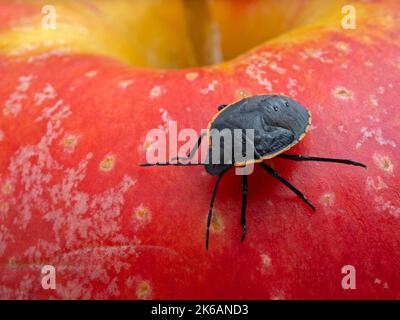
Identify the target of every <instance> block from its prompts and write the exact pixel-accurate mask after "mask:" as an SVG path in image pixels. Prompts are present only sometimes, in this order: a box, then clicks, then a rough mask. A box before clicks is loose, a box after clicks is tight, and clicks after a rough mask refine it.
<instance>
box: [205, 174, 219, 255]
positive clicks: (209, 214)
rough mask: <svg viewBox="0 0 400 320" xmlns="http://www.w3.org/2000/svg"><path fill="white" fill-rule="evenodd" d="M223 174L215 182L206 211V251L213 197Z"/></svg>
mask: <svg viewBox="0 0 400 320" xmlns="http://www.w3.org/2000/svg"><path fill="white" fill-rule="evenodd" d="M222 175H223V173H221V174H220V175H219V176H218V178H217V181H216V182H215V185H214V190H213V193H212V196H211V202H210V208H209V209H208V216H207V230H206V250H208V239H209V238H210V225H211V219H212V210H213V207H214V201H215V196H216V195H217V190H218V185H219V182H220V181H221V178H222Z"/></svg>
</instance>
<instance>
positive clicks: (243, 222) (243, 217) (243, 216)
mask: <svg viewBox="0 0 400 320" xmlns="http://www.w3.org/2000/svg"><path fill="white" fill-rule="evenodd" d="M247 190H248V176H247V175H243V176H242V214H241V217H240V224H241V225H242V239H241V241H244V238H245V237H246V208H247Z"/></svg>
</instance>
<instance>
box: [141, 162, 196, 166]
mask: <svg viewBox="0 0 400 320" xmlns="http://www.w3.org/2000/svg"><path fill="white" fill-rule="evenodd" d="M202 165H204V163H179V162H178V163H171V162H155V163H141V164H140V165H139V166H140V167H152V166H182V167H184V166H187V167H189V166H202Z"/></svg>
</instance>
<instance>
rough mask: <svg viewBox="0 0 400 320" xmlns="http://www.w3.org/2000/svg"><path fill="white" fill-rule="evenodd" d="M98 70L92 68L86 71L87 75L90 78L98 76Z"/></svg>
mask: <svg viewBox="0 0 400 320" xmlns="http://www.w3.org/2000/svg"><path fill="white" fill-rule="evenodd" d="M97 74H98V71H96V70H91V71H88V72H86V73H85V76H86V77H88V78H94V77H95V76H97Z"/></svg>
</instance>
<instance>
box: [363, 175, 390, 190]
mask: <svg viewBox="0 0 400 320" xmlns="http://www.w3.org/2000/svg"><path fill="white" fill-rule="evenodd" d="M387 188H388V186H387V184H386V183H385V182H384V181H383V179H382V178H381V177H380V176H377V177H376V182H375V179H374V178H373V177H367V189H373V190H382V189H387Z"/></svg>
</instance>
